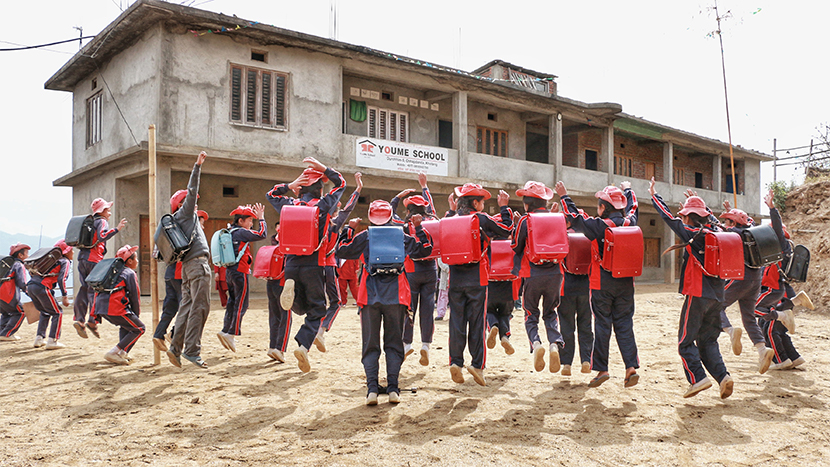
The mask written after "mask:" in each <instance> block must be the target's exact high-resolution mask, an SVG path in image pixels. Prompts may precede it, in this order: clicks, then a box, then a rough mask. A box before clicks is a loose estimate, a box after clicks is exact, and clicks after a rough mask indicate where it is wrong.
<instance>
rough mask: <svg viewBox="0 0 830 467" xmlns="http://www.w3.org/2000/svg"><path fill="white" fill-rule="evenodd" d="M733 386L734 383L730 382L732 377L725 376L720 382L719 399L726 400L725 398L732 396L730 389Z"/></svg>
mask: <svg viewBox="0 0 830 467" xmlns="http://www.w3.org/2000/svg"><path fill="white" fill-rule="evenodd" d="M734 386H735V382H734V381H732V377H731V376H729V375H726V377H725V378H723V379H722V380H721V382H720V398H721V399H726V398H727V397H729V396H731V395H732V388H733V387H734Z"/></svg>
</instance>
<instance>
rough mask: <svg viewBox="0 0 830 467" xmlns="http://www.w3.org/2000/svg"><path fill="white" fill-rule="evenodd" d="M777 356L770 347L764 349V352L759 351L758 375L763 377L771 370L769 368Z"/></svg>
mask: <svg viewBox="0 0 830 467" xmlns="http://www.w3.org/2000/svg"><path fill="white" fill-rule="evenodd" d="M774 356H775V351H774V350H772V349H771V348H769V347H764V348H763V349H762V350H759V351H758V373H761V374H762V375H763V374H764V373H766V372H767V370H769V366H770V364H771V363H772V357H774Z"/></svg>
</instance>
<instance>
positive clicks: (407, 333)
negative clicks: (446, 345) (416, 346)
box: [403, 269, 438, 345]
mask: <svg viewBox="0 0 830 467" xmlns="http://www.w3.org/2000/svg"><path fill="white" fill-rule="evenodd" d="M406 279H407V280H408V281H409V292H410V294H411V296H412V302H411V305H410V309H411V310H412V314H409V313H407V316H406V324H405V327H404V329H403V342H404V344H410V345H411V344H412V339H413V334H415V316H416V315H417V316H418V317H419V319H418V325H419V326H420V328H421V343H425V344H426V343H431V342H432V335H433V334H434V333H435V320H434V317H433V313H435V283H436V281H437V280H438V277H437V275H436V271H435V270H434V269H433V270H432V271H420V272H413V273H411V274H410V273H407V274H406ZM419 304H420V306H419Z"/></svg>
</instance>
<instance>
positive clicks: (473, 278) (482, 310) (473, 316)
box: [448, 206, 513, 370]
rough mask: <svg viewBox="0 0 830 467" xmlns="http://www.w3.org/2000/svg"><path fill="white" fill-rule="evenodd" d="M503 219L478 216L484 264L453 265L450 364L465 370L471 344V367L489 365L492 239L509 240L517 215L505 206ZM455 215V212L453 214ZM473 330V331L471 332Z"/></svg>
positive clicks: (450, 295)
mask: <svg viewBox="0 0 830 467" xmlns="http://www.w3.org/2000/svg"><path fill="white" fill-rule="evenodd" d="M500 210H501V220H500V221H499V220H496V219H494V218H492V217H490V216H488V215H487V214H484V213H483V212H474V213H472V214H469V215H472V216H478V222H479V227H480V228H481V232H482V235H481V251H482V252H486V253H484V254H483V256H482V258H481V260H480V261H476V262H473V263H469V264H452V265H450V285H449V301H450V308H451V309H452V312H451V313H450V325H449V327H450V345H449V346H450V365H456V366H459V367H461V368H463V367H464V349H465V348H466V347H467V346H468V345H469V347H470V355H471V356H472V361H471V365H472V366H473V367H475V368H477V369H479V370H483V369H484V367H485V364H486V363H487V346H485V345H484V339H485V335H484V333H485V332H486V327H487V326H486V325H485V322H486V320H487V318H486V314H487V283H488V282H489V271H490V248H489V246H490V239H491V238H505V237H507V236H508V235H510V233H511V226H512V225H513V213H512V211H511V210H510V208H508V207H507V206H501V207H500ZM448 215H449V216H454V215H455V211H450V212H449V213H448ZM468 329H469V332H468Z"/></svg>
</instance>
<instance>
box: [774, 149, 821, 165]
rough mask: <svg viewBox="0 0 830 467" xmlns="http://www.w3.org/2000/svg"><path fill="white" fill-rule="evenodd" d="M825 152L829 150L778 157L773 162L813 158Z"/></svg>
mask: <svg viewBox="0 0 830 467" xmlns="http://www.w3.org/2000/svg"><path fill="white" fill-rule="evenodd" d="M826 152H830V149H825V150H823V151H813V152H811V153H809V154H799V155H797V156H787V157H778V158H776V159H775V160H778V161H786V160H788V159H798V158H800V157H810V156H815V155H816V154H824V153H826ZM779 165H780V164H779Z"/></svg>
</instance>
